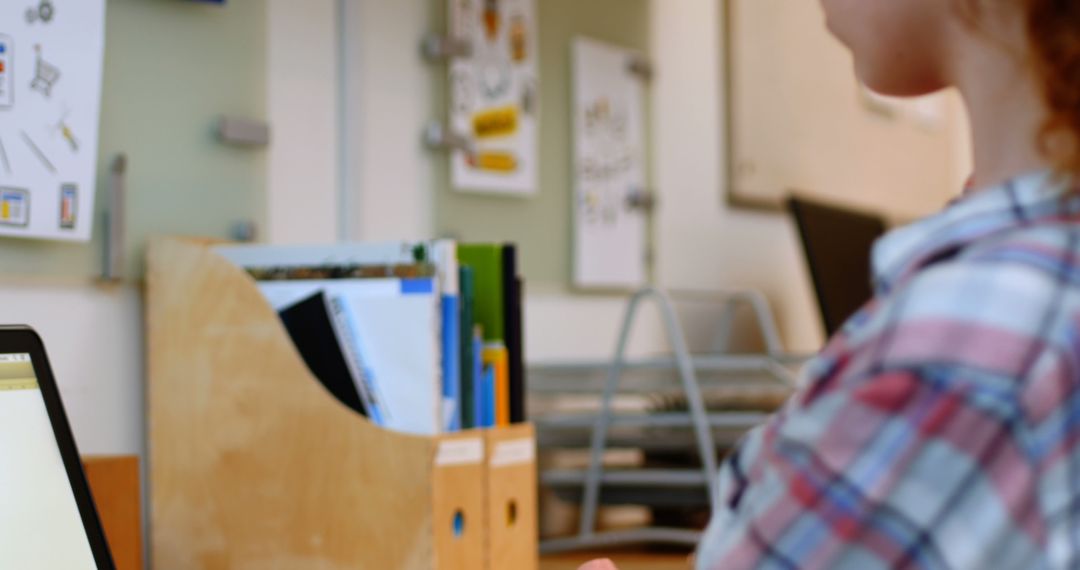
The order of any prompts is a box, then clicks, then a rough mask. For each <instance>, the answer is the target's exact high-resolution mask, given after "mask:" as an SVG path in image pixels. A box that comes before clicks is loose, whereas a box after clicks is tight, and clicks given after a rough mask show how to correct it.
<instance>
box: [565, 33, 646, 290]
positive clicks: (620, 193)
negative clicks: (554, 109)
mask: <svg viewBox="0 0 1080 570" xmlns="http://www.w3.org/2000/svg"><path fill="white" fill-rule="evenodd" d="M639 57H640V56H639V55H638V54H637V53H636V52H633V51H630V50H626V49H622V48H619V47H615V46H611V45H607V44H603V43H600V42H597V41H594V40H588V39H583V38H579V39H576V40H575V41H574V46H573V74H574V229H575V234H574V284H575V285H576V286H578V287H585V288H633V287H639V286H641V285H644V284H645V281H646V266H645V265H646V264H645V257H646V251H647V250H646V248H647V241H646V230H647V227H648V224H647V223H646V210H645V209H644V208H640V207H637V206H635V203H634V197H635V196H636V195H637V196H640V195H641V194H642V193H643V192H644V190H645V131H644V120H645V107H644V101H645V96H644V92H645V85H644V81H643V79H642V77H640V76H639V75H638V74H636V73H634V71H632V67H633V66H632V62H634V61H635V60H637V59H639Z"/></svg>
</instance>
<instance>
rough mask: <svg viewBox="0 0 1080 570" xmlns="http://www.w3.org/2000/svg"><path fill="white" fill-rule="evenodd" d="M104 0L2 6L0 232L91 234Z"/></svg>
mask: <svg viewBox="0 0 1080 570" xmlns="http://www.w3.org/2000/svg"><path fill="white" fill-rule="evenodd" d="M104 50H105V0H78V1H77V2H60V1H57V0H23V1H18V2H16V1H10V2H3V3H0V236H16V237H25V238H42V239H55V240H68V241H86V240H89V239H90V232H91V230H92V227H93V221H94V190H95V182H96V175H95V172H96V165H97V154H98V117H99V114H100V108H101V76H102V65H103V59H104Z"/></svg>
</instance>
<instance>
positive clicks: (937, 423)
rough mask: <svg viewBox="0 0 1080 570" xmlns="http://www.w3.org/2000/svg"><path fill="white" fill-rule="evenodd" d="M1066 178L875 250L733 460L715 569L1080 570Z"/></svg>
mask: <svg viewBox="0 0 1080 570" xmlns="http://www.w3.org/2000/svg"><path fill="white" fill-rule="evenodd" d="M1071 189H1072V186H1071V185H1070V183H1069V182H1068V181H1066V180H1064V179H1061V178H1057V177H1054V176H1052V175H1051V174H1050V173H1049V172H1041V173H1034V174H1029V175H1026V176H1022V177H1019V178H1016V179H1014V180H1012V181H1010V182H1007V183H1005V184H1003V185H1001V186H998V187H994V188H989V189H986V190H984V191H981V192H978V193H975V194H971V195H967V196H965V197H963V198H961V199H960V200H958V201H957V202H954V203H953V204H952V205H950V206H949V207H948V208H947V209H946V210H944V211H943V212H942V213H940V214H938V215H936V216H933V217H930V218H927V219H925V220H922V221H920V222H917V223H915V224H913V225H911V226H908V227H905V228H901V229H898V230H895V231H893V232H891V233H889V234H888V235H886V236H885V237H883V238H882V239H881V240H879V241H878V243H877V244H876V245H875V247H874V252H873V266H874V276H873V277H874V284H875V289H876V296H875V298H874V299H873V300H872V301H871V302H870V303H869V304H868V305H867V306H866V307H864V308H863V309H862V310H861V311H860V312H859V313H858V314H856V315H855V316H854V317H852V319H851V320H850V321H849V322H848V323H847V324H845V326H844V328H843V330H842V331H841V332H840V333H839V334H837V335H836V336H835V337H834V338H833V339H831V340H830V342H829V343H828V345H827V346H826V347H825V349H824V350H823V351H822V353H821V354H820V355H819V356H818V357H817V358H815V359H814V360H813V361H811V363H809V364H808V365H807V367H806V369H805V371H804V376H803V381H804V383H803V384H801V385H802V386H804V388H802V389H800V390H799V392H798V393H797V394H796V395H795V396H794V397H793V398H792V399H791V400H790V401H789V402H788V404H787V405H786V406H785V407H784V409H783V410H781V411H780V412H779V413H777V414H776V415H775V416H773V417H772V418H771V419H770V420H769V421H768V422H767V423H766V424H765V425H764V426H761V427H760V428H758V429H756V430H754V431H752V432H750V433H749V434H748V435H747V437H746V438H745V439H744V441H743V442H742V444H741V445H740V446H739V448H738V450H737V451H736V452H735V453H733V454H732V455H731V456H730V457H729V458H728V460H727V461H726V462H725V464H724V466H723V468H722V471H721V476H720V483H719V484H720V497H721V501H722V509H721V510H720V511H719V512H716V513H714V514H713V520H712V523H711V524H710V525H709V528H708V530H707V531H706V534H705V538H704V540H703V541H702V544H701V546H700V548H699V552H698V557H697V564H698V568H701V569H705V568H709V569H725V570H727V569H738V568H768V569H772V568H777V569H782V568H829V569H853V570H873V569H876V568H951V569H969V568H970V569H979V570H982V569H993V568H1017V569H1023V570H1031V569H1040V568H1048V569H1049V568H1055V569H1056V568H1080V330H1078V327H1077V325H1080V264H1078V263H1077V262H1078V261H1080V260H1077V259H1076V256H1077V254H1078V248H1077V245H1078V244H1080V192H1070V190H1071Z"/></svg>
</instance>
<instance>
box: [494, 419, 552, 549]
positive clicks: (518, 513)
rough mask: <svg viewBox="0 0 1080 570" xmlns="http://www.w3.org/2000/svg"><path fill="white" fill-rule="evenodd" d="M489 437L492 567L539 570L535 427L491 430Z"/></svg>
mask: <svg viewBox="0 0 1080 570" xmlns="http://www.w3.org/2000/svg"><path fill="white" fill-rule="evenodd" d="M485 437H486V439H487V493H486V494H487V522H488V529H487V530H488V532H487V537H488V543H487V561H488V568H491V569H492V570H498V569H502V568H514V569H515V570H536V569H537V567H538V566H539V564H540V561H539V554H538V552H539V545H538V540H539V539H538V536H539V529H538V527H537V497H536V495H537V491H536V488H537V487H536V485H537V482H536V435H535V433H534V428H533V426H532V425H531V424H514V425H511V426H507V427H503V428H497V429H492V430H490V431H488V432H487V433H486V434H485Z"/></svg>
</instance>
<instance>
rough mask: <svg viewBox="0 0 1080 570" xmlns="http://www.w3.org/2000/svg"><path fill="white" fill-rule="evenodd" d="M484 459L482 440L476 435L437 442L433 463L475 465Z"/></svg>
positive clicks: (441, 464)
mask: <svg viewBox="0 0 1080 570" xmlns="http://www.w3.org/2000/svg"><path fill="white" fill-rule="evenodd" d="M483 460H484V442H483V440H481V439H480V438H478V437H473V438H469V439H451V440H447V441H441V442H439V450H438V451H437V452H436V453H435V465H439V466H447V465H475V464H477V463H480V462H481V461H483Z"/></svg>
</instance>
